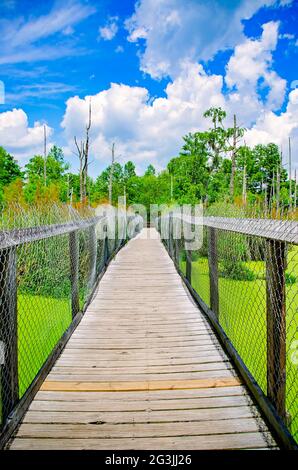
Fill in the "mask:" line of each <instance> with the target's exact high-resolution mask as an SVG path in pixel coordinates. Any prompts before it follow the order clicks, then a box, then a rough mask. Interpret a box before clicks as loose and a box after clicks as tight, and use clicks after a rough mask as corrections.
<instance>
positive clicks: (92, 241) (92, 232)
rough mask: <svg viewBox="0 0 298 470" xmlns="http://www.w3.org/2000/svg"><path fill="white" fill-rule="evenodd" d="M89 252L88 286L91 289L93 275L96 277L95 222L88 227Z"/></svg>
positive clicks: (93, 279)
mask: <svg viewBox="0 0 298 470" xmlns="http://www.w3.org/2000/svg"><path fill="white" fill-rule="evenodd" d="M89 252H90V258H89V263H90V265H89V266H90V267H89V270H90V286H89V288H91V289H92V287H93V284H94V281H95V277H96V260H97V240H96V230H95V224H93V225H91V226H90V227H89Z"/></svg>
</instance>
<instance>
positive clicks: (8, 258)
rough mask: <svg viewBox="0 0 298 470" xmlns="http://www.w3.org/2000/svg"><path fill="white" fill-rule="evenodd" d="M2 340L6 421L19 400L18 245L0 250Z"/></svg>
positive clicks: (2, 397) (2, 396) (0, 330)
mask: <svg viewBox="0 0 298 470" xmlns="http://www.w3.org/2000/svg"><path fill="white" fill-rule="evenodd" d="M0 344H1V349H2V351H1V353H2V354H1V356H2V361H1V362H3V365H2V366H1V385H0V387H1V404H2V405H1V406H2V413H1V414H2V424H5V421H6V420H7V418H8V416H9V414H10V413H11V411H12V410H13V408H14V406H15V405H16V403H17V402H18V400H19V379H18V325H17V252H16V247H11V248H6V249H3V250H2V251H0Z"/></svg>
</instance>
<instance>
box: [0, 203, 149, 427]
mask: <svg viewBox="0 0 298 470" xmlns="http://www.w3.org/2000/svg"><path fill="white" fill-rule="evenodd" d="M63 211H65V208H63ZM53 212H54V213H53ZM20 214H21V215H20ZM20 214H18V217H17V218H15V219H14V217H13V215H12V214H8V215H7V214H5V218H4V217H3V219H2V221H1V220H0V222H1V225H2V227H1V228H2V230H1V231H0V393H1V395H0V424H1V426H2V427H3V426H4V425H5V424H6V422H7V421H8V418H9V417H10V414H11V412H12V411H14V409H15V407H16V405H17V404H18V402H19V401H20V400H21V399H22V397H23V396H24V395H25V394H26V392H27V391H28V390H29V391H30V387H31V385H32V384H33V382H34V380H35V379H36V377H37V376H38V374H39V373H40V371H41V370H42V369H43V367H44V365H45V364H46V362H47V360H48V359H49V357H50V355H51V354H52V353H53V351H54V350H55V348H56V346H57V345H58V343H59V342H60V341H61V338H62V337H63V335H64V334H65V333H66V332H67V330H68V328H69V327H70V326H71V324H72V321H73V320H74V319H75V318H76V316H77V314H78V313H79V312H82V311H83V309H84V308H85V305H86V304H87V302H88V301H89V299H90V296H91V294H92V292H93V289H94V287H95V285H96V282H97V279H98V276H99V274H100V273H101V272H102V271H103V270H104V268H105V266H106V265H107V263H108V262H109V260H110V259H111V258H112V257H113V256H114V254H115V252H116V250H117V249H119V248H120V247H121V246H122V245H123V243H124V242H125V241H126V239H127V231H126V230H127V227H126V225H125V224H120V223H119V220H117V217H116V219H114V220H112V219H111V218H108V217H104V216H97V217H95V216H94V214H93V213H92V212H91V213H90V211H88V213H87V214H86V215H85V214H83V215H80V214H78V213H77V212H75V211H74V210H73V209H71V208H69V210H68V211H66V212H65V213H63V214H61V213H60V212H59V211H58V210H57V213H55V210H53V208H52V213H51V214H47V213H46V214H42V215H40V216H39V217H37V216H36V218H35V215H34V213H33V216H32V217H31V218H30V222H31V224H32V226H30V225H28V223H27V224H26V218H25V216H24V217H22V213H20ZM129 217H130V219H131V220H134V219H136V223H135V229H134V234H135V233H136V232H137V231H138V230H139V229H140V228H141V227H140V220H139V219H140V218H139V216H137V217H135V216H134V215H130V216H129ZM118 218H120V216H119V217H118ZM121 218H122V219H123V218H124V219H125V220H126V214H122V216H121ZM115 221H116V229H114V226H113V223H114V222H115ZM27 222H28V220H27ZM41 222H42V225H38V224H40V223H41ZM45 222H51V223H50V224H49V225H45ZM134 234H133V235H134Z"/></svg>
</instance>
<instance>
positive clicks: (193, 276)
mask: <svg viewBox="0 0 298 470" xmlns="http://www.w3.org/2000/svg"><path fill="white" fill-rule="evenodd" d="M202 221H203V222H202ZM202 221H201V222H197V221H195V220H193V221H192V222H193V223H192V230H194V227H195V224H196V223H200V224H203V227H202V229H203V237H202V244H201V246H200V248H199V249H196V250H192V251H190V250H188V249H186V247H187V242H188V240H187V239H186V236H185V233H184V231H183V227H186V225H187V223H189V222H186V221H181V220H179V227H180V228H179V229H178V230H177V228H175V226H176V224H177V218H176V217H175V216H174V217H173V216H172V214H171V213H170V214H168V215H167V216H163V217H162V218H161V219H159V220H158V223H157V228H158V230H159V231H160V232H161V234H162V237H163V242H164V244H165V246H166V248H167V250H168V252H169V254H170V256H171V257H172V258H173V260H174V261H175V264H176V266H177V267H178V269H179V270H180V272H181V273H182V274H183V276H184V278H185V279H186V280H187V281H188V282H189V284H190V285H191V286H192V288H193V289H194V291H195V292H196V294H197V295H198V299H199V303H200V305H201V306H202V308H203V310H205V312H211V315H212V317H213V318H215V321H216V322H217V323H218V324H219V325H220V328H221V329H222V330H223V332H224V333H225V334H226V335H227V337H228V338H229V340H230V342H231V343H232V345H233V347H234V348H235V349H236V351H237V353H238V355H239V356H240V358H241V360H242V361H243V362H244V364H245V366H246V367H247V369H248V370H249V372H250V374H251V376H252V377H253V379H254V380H255V381H256V382H257V384H258V386H259V387H260V389H261V390H262V392H263V393H264V395H266V396H267V398H268V399H269V401H270V403H271V405H272V406H273V407H274V409H275V410H276V412H277V414H278V416H279V417H280V418H281V420H282V421H283V424H284V425H285V427H286V428H287V430H288V431H289V433H290V434H291V435H292V437H293V438H294V440H295V441H296V442H298V223H297V222H294V221H278V220H266V219H258V220H254V219H239V218H238V219H237V218H226V217H204V218H203V219H202ZM163 224H166V225H167V226H168V230H164V231H162V225H163ZM180 229H182V230H181V231H182V234H181V235H182V236H181V237H180V236H179V233H180ZM188 233H189V230H188ZM177 234H178V237H177Z"/></svg>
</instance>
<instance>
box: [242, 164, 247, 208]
mask: <svg viewBox="0 0 298 470" xmlns="http://www.w3.org/2000/svg"><path fill="white" fill-rule="evenodd" d="M242 204H243V205H244V206H246V164H244V167H243V183H242Z"/></svg>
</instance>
